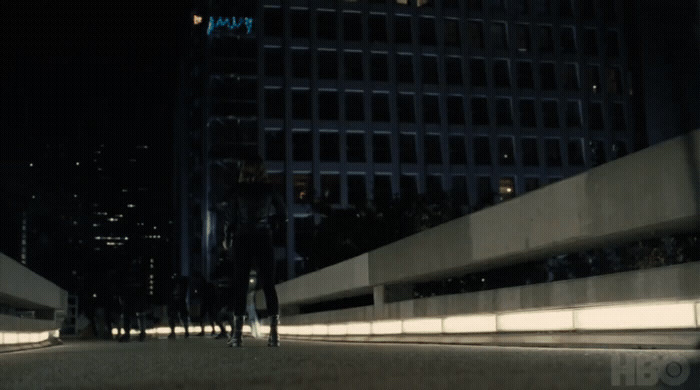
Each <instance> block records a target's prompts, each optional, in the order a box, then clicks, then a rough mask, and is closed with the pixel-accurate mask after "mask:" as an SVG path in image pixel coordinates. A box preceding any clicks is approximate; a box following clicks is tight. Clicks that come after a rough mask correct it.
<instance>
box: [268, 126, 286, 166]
mask: <svg viewBox="0 0 700 390" xmlns="http://www.w3.org/2000/svg"><path fill="white" fill-rule="evenodd" d="M265 157H266V159H267V160H272V161H282V160H284V132H282V131H280V130H274V131H265Z"/></svg>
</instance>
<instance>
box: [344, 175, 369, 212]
mask: <svg viewBox="0 0 700 390" xmlns="http://www.w3.org/2000/svg"><path fill="white" fill-rule="evenodd" d="M366 202H367V187H366V185H365V175H348V203H349V204H352V205H356V206H360V205H364V204H365V203H366Z"/></svg>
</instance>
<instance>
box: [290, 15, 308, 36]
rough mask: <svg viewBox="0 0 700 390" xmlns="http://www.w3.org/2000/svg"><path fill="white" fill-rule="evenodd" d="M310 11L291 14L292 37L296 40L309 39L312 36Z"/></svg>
mask: <svg viewBox="0 0 700 390" xmlns="http://www.w3.org/2000/svg"><path fill="white" fill-rule="evenodd" d="M309 15H310V13H309V11H308V10H303V11H301V10H299V11H297V10H292V11H290V13H289V20H290V23H291V24H290V27H291V31H290V35H291V36H292V37H294V38H308V37H309V36H310V35H311V34H310V31H309V30H310V26H311V23H310V22H309Z"/></svg>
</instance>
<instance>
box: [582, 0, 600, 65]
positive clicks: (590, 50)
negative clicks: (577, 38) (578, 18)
mask: <svg viewBox="0 0 700 390" xmlns="http://www.w3.org/2000/svg"><path fill="white" fill-rule="evenodd" d="M583 8H594V7H583ZM583 54H585V55H588V56H597V55H598V37H597V35H596V31H595V29H592V28H586V29H584V30H583Z"/></svg>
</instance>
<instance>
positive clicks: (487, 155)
mask: <svg viewBox="0 0 700 390" xmlns="http://www.w3.org/2000/svg"><path fill="white" fill-rule="evenodd" d="M490 144H491V143H490V142H489V137H474V163H475V164H476V165H491V145H490Z"/></svg>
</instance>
